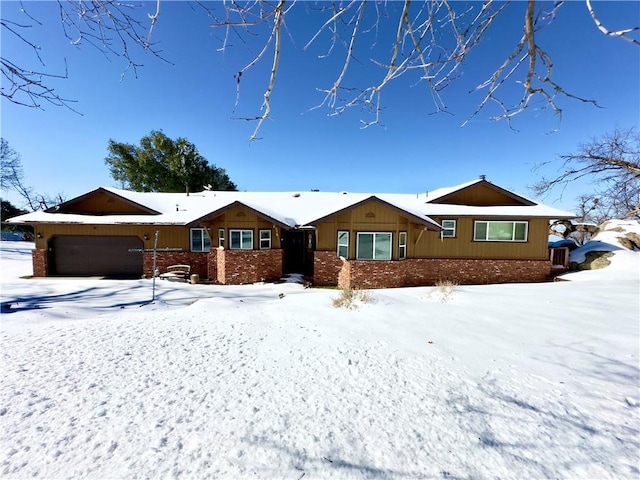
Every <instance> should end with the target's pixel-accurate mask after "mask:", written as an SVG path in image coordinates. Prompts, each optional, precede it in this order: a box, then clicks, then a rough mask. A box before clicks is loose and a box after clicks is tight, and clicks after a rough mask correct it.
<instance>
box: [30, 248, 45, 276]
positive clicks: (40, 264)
mask: <svg viewBox="0 0 640 480" xmlns="http://www.w3.org/2000/svg"><path fill="white" fill-rule="evenodd" d="M31 260H32V262H33V276H34V277H46V276H47V275H48V274H49V264H48V259H47V251H46V250H42V249H37V248H36V249H34V250H32V251H31Z"/></svg>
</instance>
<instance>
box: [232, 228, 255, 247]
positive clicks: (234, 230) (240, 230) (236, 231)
mask: <svg viewBox="0 0 640 480" xmlns="http://www.w3.org/2000/svg"><path fill="white" fill-rule="evenodd" d="M244 232H250V233H251V245H245V244H244V243H243V237H244V235H243V233H244ZM234 233H237V234H238V235H240V247H234V246H233V234H234ZM229 250H253V230H250V229H240V228H234V229H229Z"/></svg>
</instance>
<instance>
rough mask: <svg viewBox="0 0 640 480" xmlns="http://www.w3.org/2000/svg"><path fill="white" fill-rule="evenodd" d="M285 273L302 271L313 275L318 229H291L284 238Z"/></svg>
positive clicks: (309, 275) (285, 233)
mask: <svg viewBox="0 0 640 480" xmlns="http://www.w3.org/2000/svg"><path fill="white" fill-rule="evenodd" d="M282 248H283V250H284V265H283V270H284V273H302V274H303V275H306V276H308V277H312V276H313V252H314V251H315V250H316V231H315V230H313V229H307V230H289V231H287V232H284V235H283V238H282Z"/></svg>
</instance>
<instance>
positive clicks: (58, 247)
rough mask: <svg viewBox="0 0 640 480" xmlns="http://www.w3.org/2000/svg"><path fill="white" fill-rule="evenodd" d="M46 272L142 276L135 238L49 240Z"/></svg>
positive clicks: (73, 236) (77, 236)
mask: <svg viewBox="0 0 640 480" xmlns="http://www.w3.org/2000/svg"><path fill="white" fill-rule="evenodd" d="M48 247H49V272H50V273H51V275H72V276H109V277H140V276H142V252H141V251H140V252H131V251H130V250H131V249H135V248H139V249H141V248H142V247H143V244H142V240H140V239H139V238H138V237H106V236H105V237H97V236H95V237H94V236H86V235H63V236H56V237H53V238H51V239H50V240H49V245H48Z"/></svg>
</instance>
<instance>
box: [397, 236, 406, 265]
mask: <svg viewBox="0 0 640 480" xmlns="http://www.w3.org/2000/svg"><path fill="white" fill-rule="evenodd" d="M405 258H407V232H400V234H399V235H398V259H399V260H404V259H405Z"/></svg>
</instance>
